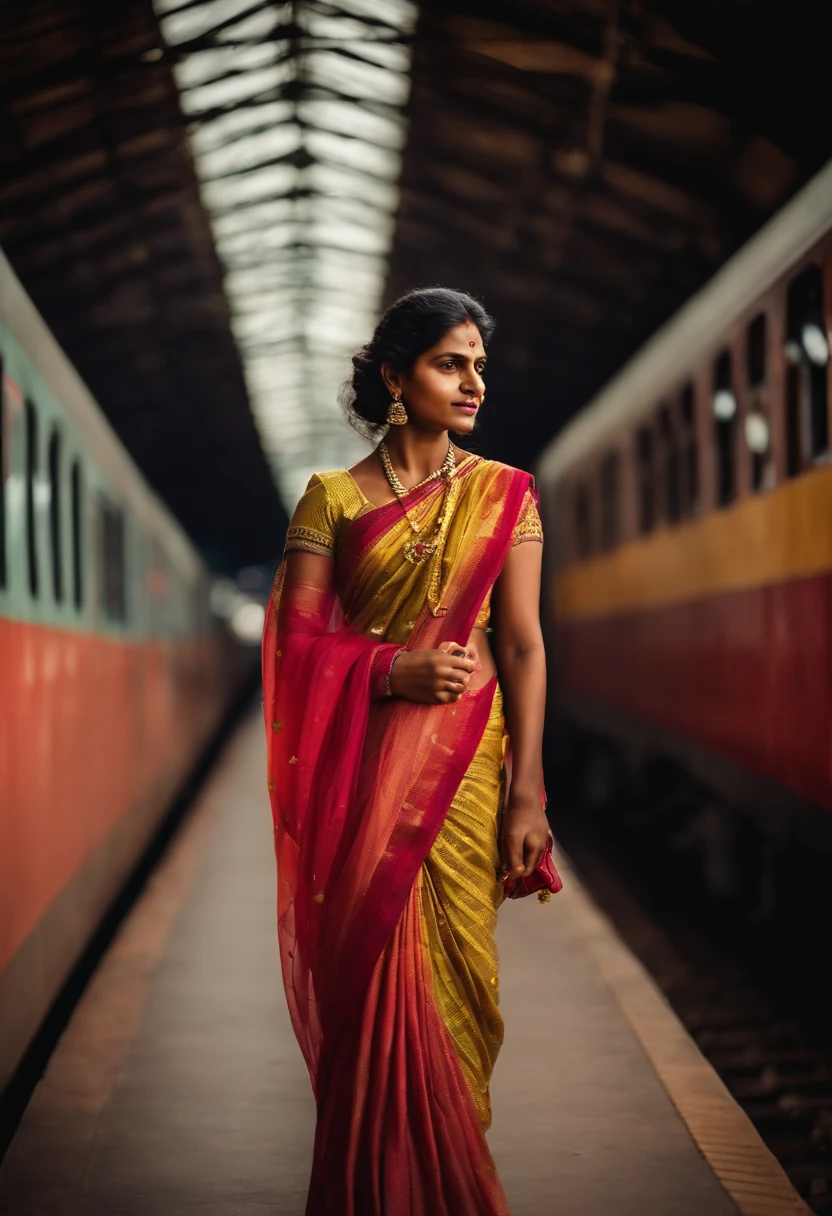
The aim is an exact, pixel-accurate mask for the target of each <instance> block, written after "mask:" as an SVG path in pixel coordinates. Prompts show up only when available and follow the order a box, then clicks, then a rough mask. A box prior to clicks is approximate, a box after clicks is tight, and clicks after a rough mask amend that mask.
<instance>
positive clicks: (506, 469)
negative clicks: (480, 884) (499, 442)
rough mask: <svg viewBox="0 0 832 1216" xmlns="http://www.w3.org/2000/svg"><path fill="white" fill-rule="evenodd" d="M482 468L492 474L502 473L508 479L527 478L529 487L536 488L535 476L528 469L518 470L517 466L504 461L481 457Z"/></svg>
mask: <svg viewBox="0 0 832 1216" xmlns="http://www.w3.org/2000/svg"><path fill="white" fill-rule="evenodd" d="M480 467H481V468H482V469H483V470H484V471H489V472H491V473H496V472H498V471H502V472H503V474H504V476H506V477H509V476H511V477H517V478H521V479H522V478H525V480H526V482H527V483H528V484H529V485H531V486H534V474H533V473H530V472H529V471H528V469H520V468H517V467H516V465H513V464H506V463H505V462H504V461H502V460H488V459H486V458H485V457H484V456H481V457H480Z"/></svg>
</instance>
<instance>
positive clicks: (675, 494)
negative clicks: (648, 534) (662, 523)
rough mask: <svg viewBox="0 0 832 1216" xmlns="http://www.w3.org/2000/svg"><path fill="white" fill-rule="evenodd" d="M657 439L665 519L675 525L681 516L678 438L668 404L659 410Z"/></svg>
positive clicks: (674, 421)
mask: <svg viewBox="0 0 832 1216" xmlns="http://www.w3.org/2000/svg"><path fill="white" fill-rule="evenodd" d="M659 438H660V440H661V445H662V465H663V468H662V475H663V477H662V481H663V488H664V504H663V505H664V513H665V518H666V519H667V522H668V523H669V524H677V523H678V522H679V519H680V518H681V515H682V487H681V478H680V472H681V470H680V465H679V436H678V434H677V427H676V419H675V418H674V416H673V410H672V408H671V407H670V405H669V404H665V405H663V406H662V407H661V409H660V410H659Z"/></svg>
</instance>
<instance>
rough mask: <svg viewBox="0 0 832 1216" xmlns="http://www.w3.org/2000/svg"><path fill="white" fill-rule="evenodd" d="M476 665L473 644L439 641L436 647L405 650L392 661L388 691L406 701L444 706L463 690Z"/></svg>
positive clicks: (476, 659) (477, 661)
mask: <svg viewBox="0 0 832 1216" xmlns="http://www.w3.org/2000/svg"><path fill="white" fill-rule="evenodd" d="M479 666H480V664H479V659H478V656H477V652H476V649H475V647H474V646H473V645H472V646H461V645H459V644H458V643H457V642H443V643H442V646H441V649H439V650H406V651H404V653H403V654H400V655H399V657H398V658H397V659H396V661H395V663H394V664H393V670H392V671H391V673H390V690H391V692H392V694H393V696H394V697H404V698H405V700H407V701H420V702H421V703H422V704H423V705H444V704H447V703H449V702H452V701H456V700H457V699H458V698H459V697H460V696H461V695H462V694H463V693H464V692H465V690H466V688H467V687H468V685H469V683H470V681H471V676H472V675H473V674H474V672H475V671H478V670H479Z"/></svg>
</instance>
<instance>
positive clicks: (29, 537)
mask: <svg viewBox="0 0 832 1216" xmlns="http://www.w3.org/2000/svg"><path fill="white" fill-rule="evenodd" d="M37 476H38V416H37V414H36V413H35V407H34V405H33V404H32V402H31V401H29V400H27V401H26V556H27V563H28V567H29V591H30V592H31V594H32V595H33V596H37V595H38V593H39V590H40V586H39V580H38V544H37V531H36V529H37V513H36V510H35V480H36V478H37Z"/></svg>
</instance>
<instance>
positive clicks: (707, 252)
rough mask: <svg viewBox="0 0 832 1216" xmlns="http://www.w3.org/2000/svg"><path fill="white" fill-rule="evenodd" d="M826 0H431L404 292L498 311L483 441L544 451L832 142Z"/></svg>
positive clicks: (509, 451)
mask: <svg viewBox="0 0 832 1216" xmlns="http://www.w3.org/2000/svg"><path fill="white" fill-rule="evenodd" d="M830 20H832V13H830V12H826V9H825V7H824V6H822V5H817V4H816V3H814V0H791V2H790V3H789V4H788V5H783V4H779V3H768V2H764V3H750V2H749V0H476V2H474V0H423V2H422V3H421V5H420V20H419V24H418V27H417V36H416V40H415V44H414V47H413V62H412V69H411V76H412V88H411V96H410V101H409V105H408V108H407V112H406V117H407V119H408V121H409V136H408V143H407V146H406V151H405V159H404V171H403V175H402V179H401V183H400V189H401V203H400V208H399V212H398V215H397V220H396V235H395V240H394V243H393V250H392V258H391V273H390V277H389V280H388V285H387V298H388V299H391V298H394V297H395V296H396V295H397V294H399V293H400V292H401V291H403V290H405V289H406V288H408V287H410V286H414V285H418V284H425V283H435V282H442V283H446V284H448V285H450V286H456V287H460V288H462V289H464V290H469V291H472V292H473V293H474V294H476V295H479V296H480V297H481V298H482V299H483V300H484V302H485V304H486V306H488V307H489V308H490V310H491V311H492V312H493V313H494V314H495V315H496V318H497V323H498V324H497V331H496V333H495V338H494V343H493V349H492V357H491V359H490V360H489V377H488V384H489V391H488V401H487V404H486V408H485V409H484V411H483V415H482V424H481V425H482V431H481V433H480V435H479V438H478V443H479V445H480V450H481V451H483V453H484V454H486V455H492V456H498V457H499V458H501V459H504V460H506V461H508V462H510V463H513V464H518V465H521V466H522V467H527V468H528V467H531V465H532V464H533V462H534V459H535V456H536V454H537V453H538V452H539V450H540V448H541V447H542V446H543V444H544V443H545V442H546V441H547V440H548V439H549V438H551V436H552V435H553V434H555V432H556V431H557V430H558V429H559V428H560V427H561V425H562V424H563V423H564V421H566V419H567V418H568V417H569V416H570V415H571V414H572V413H573V412H574V411H575V410H576V409H578V408H580V406H581V405H583V404H584V403H585V402H586V401H587V400H588V399H589V398H590V397H591V396H592V395H593V394H594V393H595V392H596V391H597V390H598V389H599V388H600V387H601V386H602V385H603V384H604V382H605V381H606V380H607V379H608V378H609V377H610V376H611V375H612V374H613V373H614V372H615V371H616V370H617V369H618V368H619V367H620V366H621V365H622V363H623V362H624V361H625V360H626V359H627V358H628V357H629V356H630V355H631V354H632V353H633V351H634V350H635V349H636V348H637V347H638V346H640V345H641V343H642V342H643V341H644V340H645V339H646V338H647V337H648V336H649V335H650V333H652V332H653V331H654V330H655V329H656V327H657V326H658V325H659V324H660V323H661V322H662V321H664V320H665V319H667V318H668V317H669V316H670V315H671V314H672V313H673V312H675V310H676V309H677V308H678V307H679V306H680V305H681V304H682V303H683V302H684V301H685V300H686V299H687V298H688V297H689V296H690V295H691V294H692V293H693V292H694V291H695V290H696V289H697V288H698V287H700V286H701V285H702V284H703V283H704V282H705V281H706V280H707V279H708V278H709V277H710V276H711V275H712V273H713V272H714V271H715V270H716V269H717V268H718V267H719V266H720V265H721V264H722V263H723V262H724V261H725V260H726V259H727V258H728V257H729V256H730V255H731V254H732V253H733V252H734V251H735V250H736V249H737V248H738V247H739V246H740V245H741V244H743V242H744V241H745V240H746V239H747V238H748V237H750V236H751V235H752V233H753V232H754V231H755V230H756V229H757V228H758V227H760V225H761V224H762V223H763V222H764V221H765V220H766V219H767V218H768V217H769V216H770V215H771V214H772V213H773V212H775V211H776V210H777V209H778V208H779V207H780V206H781V205H782V204H783V203H784V202H785V201H786V199H787V198H789V197H790V195H792V194H793V193H794V192H795V191H796V190H797V189H798V188H799V187H800V186H801V185H803V184H804V183H805V182H806V181H807V180H808V178H809V177H811V176H812V174H813V173H814V172H815V171H816V170H817V169H819V168H820V167H821V165H822V164H823V163H824V162H825V161H826V160H827V158H828V157H829V156H830V155H832V127H830V125H829V123H828V114H829V113H830V106H832V73H830V72H829V70H828V45H829V43H828V37H829V33H830V30H829V24H830Z"/></svg>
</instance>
